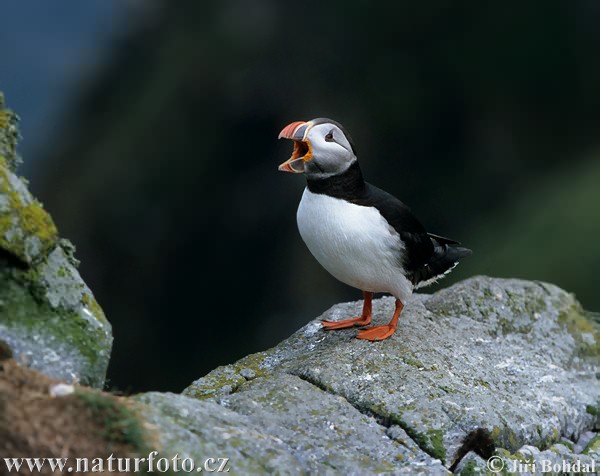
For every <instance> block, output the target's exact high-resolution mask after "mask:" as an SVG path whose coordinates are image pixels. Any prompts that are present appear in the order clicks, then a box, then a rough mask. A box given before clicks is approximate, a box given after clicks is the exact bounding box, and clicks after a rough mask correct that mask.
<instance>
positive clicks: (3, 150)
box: [0, 93, 19, 171]
mask: <svg viewBox="0 0 600 476" xmlns="http://www.w3.org/2000/svg"><path fill="white" fill-rule="evenodd" d="M18 139H19V131H18V129H17V116H16V115H15V114H14V113H13V112H12V111H10V110H8V109H4V96H3V95H2V93H0V155H1V156H4V157H6V160H7V163H8V166H9V167H10V170H12V171H14V170H15V169H16V168H17V165H18V162H19V157H18V155H17V142H18Z"/></svg>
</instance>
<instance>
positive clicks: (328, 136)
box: [325, 130, 333, 142]
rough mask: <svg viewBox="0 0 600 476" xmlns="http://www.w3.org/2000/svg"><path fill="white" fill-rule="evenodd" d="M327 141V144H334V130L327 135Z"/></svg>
mask: <svg viewBox="0 0 600 476" xmlns="http://www.w3.org/2000/svg"><path fill="white" fill-rule="evenodd" d="M325 140H326V141H327V142H332V141H333V130H332V131H330V132H329V134H327V135H326V136H325Z"/></svg>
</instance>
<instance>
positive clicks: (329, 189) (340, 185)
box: [306, 161, 366, 200]
mask: <svg viewBox="0 0 600 476" xmlns="http://www.w3.org/2000/svg"><path fill="white" fill-rule="evenodd" d="M306 183H307V185H308V189H309V190H310V191H311V192H313V193H320V194H323V195H329V196H330V197H334V198H342V199H346V200H348V199H350V200H351V199H352V198H357V197H359V196H361V195H362V194H363V193H364V191H365V186H366V184H365V181H364V179H363V176H362V172H361V171H360V166H359V165H358V161H354V163H352V165H350V167H348V169H347V170H346V171H344V172H342V173H341V174H338V175H332V176H331V177H326V178H317V179H315V178H307V179H306Z"/></svg>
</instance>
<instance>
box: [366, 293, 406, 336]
mask: <svg viewBox="0 0 600 476" xmlns="http://www.w3.org/2000/svg"><path fill="white" fill-rule="evenodd" d="M403 308H404V304H402V303H401V302H400V300H399V299H396V310H395V311H394V315H393V316H392V320H391V321H390V323H389V324H387V325H385V326H375V327H371V328H370V329H364V330H362V331H359V333H358V334H357V335H356V338H357V339H365V340H370V341H376V340H383V339H387V338H388V337H390V336H391V335H392V334H393V333H394V332H396V327H397V326H398V319H399V318H400V313H401V312H402V309H403Z"/></svg>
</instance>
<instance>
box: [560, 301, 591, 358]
mask: <svg viewBox="0 0 600 476" xmlns="http://www.w3.org/2000/svg"><path fill="white" fill-rule="evenodd" d="M558 323H559V324H560V325H561V326H563V327H565V328H566V329H567V331H569V333H570V334H571V335H572V336H573V338H574V339H575V342H577V344H578V345H579V352H580V354H581V355H586V356H596V357H598V356H600V329H599V328H598V326H597V325H596V324H594V323H593V322H592V321H590V320H589V319H587V317H585V311H584V310H583V309H582V308H581V306H580V305H579V304H574V305H571V306H570V307H568V308H567V309H566V310H563V311H562V312H561V313H560V314H559V315H558ZM592 341H593V342H592Z"/></svg>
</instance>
